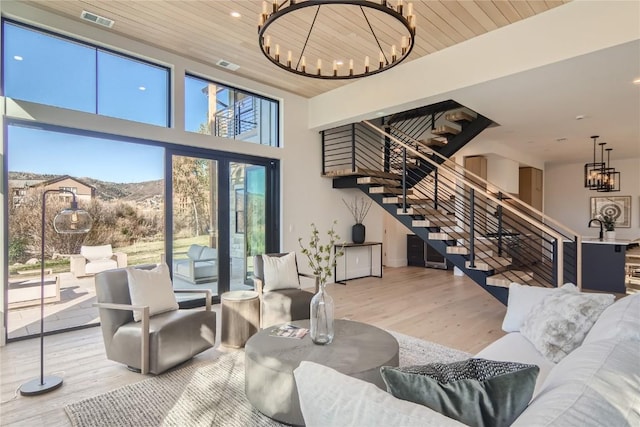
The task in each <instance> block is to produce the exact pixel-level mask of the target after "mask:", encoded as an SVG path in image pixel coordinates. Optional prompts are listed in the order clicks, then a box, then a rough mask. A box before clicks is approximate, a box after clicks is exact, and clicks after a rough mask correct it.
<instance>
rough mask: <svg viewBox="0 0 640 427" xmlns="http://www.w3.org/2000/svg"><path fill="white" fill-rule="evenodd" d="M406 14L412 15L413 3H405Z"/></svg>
mask: <svg viewBox="0 0 640 427" xmlns="http://www.w3.org/2000/svg"><path fill="white" fill-rule="evenodd" d="M407 16H413V3H409V4H408V5H407Z"/></svg>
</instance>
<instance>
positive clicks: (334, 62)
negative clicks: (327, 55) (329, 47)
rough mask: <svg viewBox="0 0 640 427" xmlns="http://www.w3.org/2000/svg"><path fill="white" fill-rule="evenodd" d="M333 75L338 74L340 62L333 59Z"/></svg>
mask: <svg viewBox="0 0 640 427" xmlns="http://www.w3.org/2000/svg"><path fill="white" fill-rule="evenodd" d="M333 75H334V76H337V75H338V63H337V62H336V61H335V60H334V61H333Z"/></svg>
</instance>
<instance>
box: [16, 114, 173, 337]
mask: <svg viewBox="0 0 640 427" xmlns="http://www.w3.org/2000/svg"><path fill="white" fill-rule="evenodd" d="M6 139H7V160H8V161H7V164H8V174H7V175H8V176H7V178H8V179H7V184H8V185H7V187H8V194H9V197H7V201H8V206H7V212H8V223H9V224H8V239H7V240H8V273H9V276H8V277H9V280H8V286H7V288H8V289H7V293H6V295H7V309H8V310H7V325H6V326H7V335H8V338H10V339H13V338H19V337H22V336H27V335H32V334H35V333H38V332H39V331H40V323H39V318H40V317H39V316H40V251H41V245H42V243H43V242H42V240H41V223H40V221H41V201H42V198H43V193H44V191H45V190H59V189H64V190H67V191H71V192H73V193H74V194H75V195H76V199H77V201H78V204H79V207H81V208H83V209H85V210H87V211H88V212H89V214H90V215H91V217H92V218H93V227H92V229H91V231H89V232H88V233H85V234H80V235H75V234H74V235H65V234H58V233H56V232H55V230H54V228H53V227H52V226H51V224H52V221H53V218H54V217H55V215H56V214H57V213H58V212H59V211H60V210H61V209H65V208H68V207H69V203H68V201H69V197H67V196H66V195H61V196H63V197H58V195H57V194H56V193H55V191H54V192H53V193H49V194H47V196H46V197H47V200H46V212H45V221H46V228H45V240H44V244H45V259H44V267H45V278H44V279H45V280H44V291H45V301H46V304H45V316H46V319H45V320H46V321H45V330H46V331H55V330H61V329H68V328H74V327H80V326H86V325H90V324H96V323H97V322H98V321H99V320H98V310H97V309H96V308H95V307H93V306H92V304H93V303H94V302H96V299H95V286H94V277H95V273H96V272H97V270H96V268H97V267H94V266H96V265H98V264H99V263H102V264H101V265H104V268H114V267H123V266H133V265H139V264H148V263H158V262H160V261H161V259H162V254H163V252H164V215H165V207H164V158H163V156H164V149H162V148H161V147H158V146H152V145H145V144H139V143H132V142H124V141H122V140H115V139H111V138H109V137H107V136H104V137H99V136H88V135H82V134H77V133H70V132H65V131H62V130H57V129H56V130H54V129H52V128H50V127H34V126H33V124H30V125H29V126H28V127H27V126H23V125H16V124H11V125H9V126H8V127H7V133H6ZM141 159H144V161H141ZM106 246H109V248H110V251H109V248H107V247H106ZM97 248H101V249H100V250H99V251H98V249H97ZM105 251H106V252H105ZM103 252H104V253H103ZM107 252H109V253H107ZM83 254H84V255H83ZM85 255H86V256H85ZM92 263H94V264H92Z"/></svg>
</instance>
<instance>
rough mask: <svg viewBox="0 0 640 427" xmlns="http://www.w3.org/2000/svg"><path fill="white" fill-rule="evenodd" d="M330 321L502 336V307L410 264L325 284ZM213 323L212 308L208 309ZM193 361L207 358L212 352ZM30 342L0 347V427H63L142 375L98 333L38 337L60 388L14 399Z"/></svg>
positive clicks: (455, 280) (466, 284)
mask: <svg viewBox="0 0 640 427" xmlns="http://www.w3.org/2000/svg"><path fill="white" fill-rule="evenodd" d="M328 290H329V293H330V295H332V296H333V298H334V300H335V305H336V318H346V319H351V320H357V321H361V322H366V323H370V324H373V325H376V326H378V327H380V328H385V329H389V330H394V331H397V332H401V333H404V334H407V335H412V336H414V337H418V338H422V339H426V340H430V341H435V342H437V343H440V344H443V345H446V346H449V347H454V348H457V349H460V350H465V351H468V352H471V353H475V352H477V351H479V350H480V349H482V348H483V347H484V346H486V345H487V344H489V343H490V342H493V341H495V340H496V339H498V338H499V337H501V336H502V335H503V332H502V331H501V329H500V326H501V322H502V318H503V317H504V314H505V311H506V308H505V306H503V305H502V304H501V303H500V302H498V301H497V300H495V299H494V298H493V297H491V296H490V295H489V294H488V293H487V292H485V291H484V290H482V288H480V287H479V286H477V285H476V284H474V283H473V282H472V281H471V280H470V279H468V278H466V277H456V276H453V274H452V273H451V272H450V271H442V270H434V269H425V268H418V267H402V268H386V269H385V271H384V278H382V279H378V278H365V279H358V280H353V281H349V282H348V283H347V285H346V286H344V285H329V286H328ZM214 310H216V311H217V312H218V328H219V323H220V307H219V305H216V306H214ZM216 341H217V343H216V348H214V349H211V350H208V351H206V352H204V353H202V354H200V355H199V356H198V357H197V358H195V359H194V360H208V359H212V358H214V357H216V356H217V355H218V354H219V353H221V352H226V351H231V350H226V349H225V348H224V347H219V346H218V344H219V341H220V333H219V331H218V334H217V336H216ZM39 343H40V341H39V340H38V339H30V340H25V341H18V342H13V343H10V344H8V345H7V346H5V347H2V348H1V349H0V363H1V367H0V374H1V376H0V383H1V385H0V391H1V393H0V395H1V399H2V402H3V403H2V404H1V405H0V425H2V426H45V425H46V426H47V427H50V426H69V425H70V422H69V420H68V418H67V416H66V415H65V412H64V409H63V408H64V406H66V405H68V404H70V403H73V402H75V401H78V400H81V399H84V398H87V397H90V396H95V395H97V394H100V393H104V392H107V391H109V390H113V389H114V388H117V387H121V386H124V385H126V384H130V383H133V382H137V381H140V380H143V379H144V378H146V376H143V375H139V374H136V373H133V372H130V371H128V370H127V369H126V368H125V367H124V366H122V365H119V364H117V363H114V362H111V361H109V360H107V359H106V357H105V353H104V347H103V343H102V335H101V332H100V329H99V328H90V329H84V330H79V331H74V332H68V333H62V334H58V335H53V336H49V337H46V338H45V375H47V374H49V375H52V374H53V375H59V376H62V377H63V378H64V384H63V386H62V388H60V389H58V390H56V391H53V392H50V393H48V394H45V395H42V396H35V397H23V396H18V397H16V398H14V395H15V393H16V390H17V388H18V387H19V386H20V384H22V383H24V382H26V381H28V380H31V379H33V378H37V377H38V376H39V373H40V371H39V354H40V352H39Z"/></svg>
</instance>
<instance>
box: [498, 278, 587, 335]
mask: <svg viewBox="0 0 640 427" xmlns="http://www.w3.org/2000/svg"><path fill="white" fill-rule="evenodd" d="M558 289H566V290H572V291H575V292H578V288H576V286H575V285H574V284H573V283H566V284H565V285H563V286H562V288H542V287H539V286H527V285H521V284H519V283H511V285H509V300H508V302H507V313H506V314H505V316H504V320H503V321H502V330H503V331H505V332H519V331H520V328H521V327H522V324H523V323H524V320H525V319H526V318H527V316H528V315H529V312H530V311H531V309H532V308H533V306H535V305H536V304H538V303H539V302H540V301H542V300H543V299H545V298H546V297H547V296H549V295H551V294H552V293H553V292H555V291H557V290H558Z"/></svg>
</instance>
